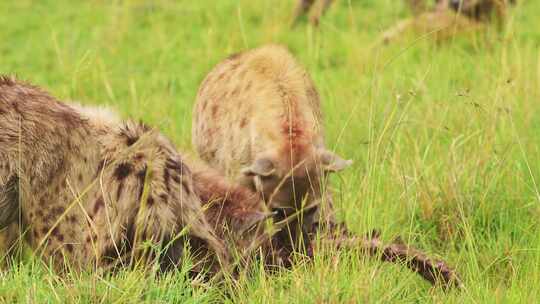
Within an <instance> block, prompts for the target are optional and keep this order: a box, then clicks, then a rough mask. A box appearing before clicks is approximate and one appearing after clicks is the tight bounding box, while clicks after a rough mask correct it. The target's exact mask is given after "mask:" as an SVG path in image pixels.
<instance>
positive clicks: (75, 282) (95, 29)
mask: <svg viewBox="0 0 540 304" xmlns="http://www.w3.org/2000/svg"><path fill="white" fill-rule="evenodd" d="M292 2H293V1H292V0H289V1H274V0H241V1H233V0H228V1H225V0H219V1H215V0H198V1H188V0H184V1H172V0H169V1H165V0H162V1H99V0H92V1H67V0H54V1H53V0H49V1H24V0H21V1H1V2H0V29H1V30H0V72H1V73H8V74H16V75H18V76H19V77H20V78H23V79H26V80H30V81H31V82H33V83H36V84H38V85H40V86H43V87H45V88H47V89H48V90H50V91H51V92H52V93H53V94H54V95H56V96H58V97H59V98H62V99H64V100H78V101H81V102H83V103H85V104H104V105H110V106H112V107H114V108H116V109H117V110H118V111H119V112H121V113H122V115H123V116H124V117H126V118H127V117H131V118H136V119H139V118H140V119H143V120H144V121H146V122H147V123H149V124H151V125H155V126H158V127H159V128H160V129H161V130H162V131H163V132H164V133H165V134H166V135H167V136H168V137H170V138H171V139H173V140H174V141H175V143H176V144H177V145H178V146H179V147H180V148H181V149H182V150H186V151H190V150H191V144H190V142H191V140H190V130H191V109H192V106H193V102H194V100H195V94H196V92H197V88H198V85H199V83H200V82H201V80H202V79H203V77H204V75H205V74H206V73H207V72H208V71H209V70H210V69H211V67H212V66H213V65H215V64H216V63H217V62H219V61H220V60H222V59H223V58H225V57H226V56H228V55H229V54H230V53H233V52H237V51H240V50H243V49H247V48H252V47H256V46H259V45H261V44H265V43H270V42H273V43H282V44H285V45H287V46H288V47H289V48H290V49H291V50H292V52H293V53H294V54H296V55H297V57H298V60H299V61H300V62H302V64H304V65H305V66H306V67H307V68H308V70H309V71H310V73H311V74H312V76H313V78H314V80H315V82H316V83H317V86H318V88H319V90H320V93H321V96H322V98H323V103H324V111H325V112H324V113H325V123H326V128H327V143H328V145H329V146H331V147H333V148H336V150H337V151H339V153H340V154H342V155H344V156H346V157H348V158H352V159H354V161H355V164H354V166H353V167H352V168H351V169H348V170H347V171H346V172H344V173H343V174H341V175H340V176H339V177H338V176H336V177H334V178H333V180H332V187H333V188H334V189H335V191H336V194H337V197H338V199H336V201H337V202H336V203H337V204H338V206H339V215H340V217H341V218H342V219H344V220H345V221H346V223H347V225H348V226H349V227H350V229H352V230H353V231H355V232H357V233H366V232H367V231H369V230H371V229H372V228H379V229H381V230H382V231H383V237H384V239H386V240H390V239H391V238H393V237H394V236H396V235H402V236H403V237H404V238H405V239H406V240H407V241H408V242H409V243H411V244H414V245H415V246H417V247H419V248H422V249H424V250H425V251H427V252H429V253H430V254H433V255H435V256H440V257H443V258H445V259H446V260H447V261H449V262H450V263H451V264H452V265H455V266H456V267H457V269H458V271H459V273H460V274H461V276H462V278H463V280H464V284H465V286H466V288H465V289H464V290H462V291H449V292H444V291H442V290H441V289H437V288H431V287H430V286H429V285H428V284H427V283H426V282H424V281H423V280H422V279H420V278H419V277H418V276H416V275H415V274H412V273H411V272H409V271H408V270H407V269H405V268H404V267H400V266H398V265H391V264H383V263H379V262H377V261H374V260H372V259H369V258H365V257H363V256H361V255H360V254H358V253H357V252H354V251H351V252H341V253H339V255H338V256H335V257H334V256H319V257H317V258H316V261H315V262H314V263H312V264H299V265H297V266H296V267H294V268H293V269H292V270H290V271H282V272H280V273H278V274H273V275H270V274H266V273H264V272H261V271H260V270H259V269H258V268H256V267H255V268H254V269H252V271H251V272H252V273H251V274H250V275H249V276H248V277H246V278H242V279H241V280H240V281H239V282H238V283H237V284H236V285H230V284H229V285H225V286H216V285H212V286H206V285H201V284H193V283H192V282H190V281H189V280H187V279H186V278H185V273H183V272H182V271H184V270H179V272H178V273H172V274H168V275H166V276H154V275H149V274H145V273H139V272H137V271H126V272H122V273H119V274H116V275H110V274H109V275H97V274H82V275H76V274H70V275H55V274H54V273H51V272H50V271H49V270H48V269H47V268H46V267H43V266H40V264H39V263H30V262H27V263H25V264H24V266H22V267H20V268H17V269H14V270H12V271H9V272H6V273H2V274H1V275H0V276H1V279H0V301H3V302H6V303H11V302H39V303H44V302H71V303H75V302H83V303H90V302H93V303H113V302H114V303H134V302H148V303H154V302H177V303H190V302H194V303H199V302H203V303H204V302H223V301H226V302H235V303H236V302H238V303H266V302H277V303H290V302H298V303H326V302H347V303H354V302H360V303H363V302H392V303H394V302H399V303H403V302H405V303H407V302H422V303H423V302H437V303H469V302H470V303H480V302H481V303H483V302H490V303H491V302H494V303H512V302H515V303H536V302H539V301H540V289H539V288H538V286H540V233H539V228H540V225H539V218H540V188H539V186H538V184H539V183H540V150H539V148H540V112H539V109H540V51H539V48H538V45H539V44H540V31H538V29H539V28H540V21H538V16H537V13H538V12H540V2H538V1H523V3H521V4H520V5H519V6H518V7H517V8H516V9H515V10H513V13H512V15H511V18H510V22H509V25H508V28H507V29H506V30H505V31H504V32H503V33H501V34H497V33H494V32H489V33H488V34H487V35H486V36H479V37H475V38H472V39H464V38H459V37H458V38H456V39H454V40H452V41H448V42H447V43H443V44H436V43H433V41H430V39H429V38H430V37H424V38H423V39H415V38H414V37H409V38H404V39H402V40H401V41H399V42H398V43H395V44H393V45H390V46H388V47H383V48H376V49H374V48H372V45H373V43H374V41H376V39H377V38H378V37H379V34H380V33H381V31H382V30H384V29H385V28H387V27H389V26H391V25H392V24H393V23H395V22H396V21H397V20H399V19H400V18H403V17H406V16H407V12H406V10H405V9H404V7H403V6H402V5H401V2H400V1H396V0H362V1H341V2H339V3H338V4H337V5H335V6H333V7H332V9H331V10H330V11H329V13H328V14H327V15H326V16H325V17H324V18H323V20H322V23H321V26H320V28H319V29H314V28H311V27H310V26H307V25H305V24H302V25H300V26H299V27H297V28H295V29H293V30H291V29H290V28H289V26H288V24H289V23H288V22H289V18H290V15H291V11H292V7H293V3H292ZM520 2H521V1H520ZM111 3H112V4H111ZM396 3H397V5H396Z"/></svg>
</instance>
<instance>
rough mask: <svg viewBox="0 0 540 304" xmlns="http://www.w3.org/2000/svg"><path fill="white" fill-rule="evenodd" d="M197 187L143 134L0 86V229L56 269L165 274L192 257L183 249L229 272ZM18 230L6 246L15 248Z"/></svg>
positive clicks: (163, 144) (8, 82)
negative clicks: (151, 264)
mask: <svg viewBox="0 0 540 304" xmlns="http://www.w3.org/2000/svg"><path fill="white" fill-rule="evenodd" d="M192 178H193V176H192V173H191V170H190V169H189V168H188V166H187V165H186V164H185V163H184V161H183V159H182V157H181V155H180V154H178V152H177V151H176V149H175V147H174V146H173V145H172V144H171V143H170V142H169V141H168V140H167V139H166V138H164V137H163V136H162V135H160V134H159V133H157V132H155V131H154V130H152V129H150V128H148V127H147V126H145V125H142V124H138V123H132V122H127V123H119V124H117V125H110V124H109V123H108V122H107V119H105V120H103V119H100V118H97V117H96V116H95V113H94V112H92V113H91V111H83V110H81V108H78V107H71V106H68V105H66V104H63V103H61V102H59V101H57V100H56V99H55V98H53V97H51V96H50V95H49V94H47V93H46V92H45V91H42V90H41V89H39V88H37V87H34V86H32V85H29V84H26V83H22V82H19V81H16V80H14V79H12V78H9V77H1V78H0V207H1V208H2V209H1V210H0V214H1V216H0V220H1V221H2V222H0V225H1V227H7V226H9V227H10V228H13V227H14V226H15V227H16V226H19V227H20V228H21V229H20V232H21V233H22V238H24V239H25V241H27V243H28V244H29V245H30V247H31V248H32V249H33V250H34V252H35V253H36V254H37V255H38V256H41V257H42V258H44V259H45V261H47V262H51V263H52V265H53V266H54V267H55V268H56V269H65V266H68V265H69V267H72V266H73V267H75V268H77V269H80V268H88V267H95V266H97V267H102V266H103V267H113V266H119V265H124V264H129V263H130V262H133V261H135V262H139V261H142V262H144V261H149V260H151V261H159V263H160V265H161V266H162V267H163V268H168V267H171V266H174V265H176V264H177V263H179V262H180V261H181V259H182V257H184V256H186V252H184V251H185V250H184V249H185V244H186V242H187V243H189V244H190V245H191V248H192V252H191V253H192V254H193V255H194V256H195V257H196V258H197V259H196V261H200V264H201V265H202V264H205V265H210V264H211V265H214V266H215V267H217V265H218V263H221V266H226V264H227V263H228V260H229V253H228V251H227V249H226V247H225V245H224V244H223V241H221V240H219V239H218V238H217V237H216V234H215V232H214V230H213V228H212V227H211V226H210V225H209V223H208V221H207V220H206V218H205V216H204V214H203V209H202V207H201V201H200V199H199V197H198V196H197V193H196V192H195V189H194V183H193V179H192ZM14 230H16V229H8V230H7V231H4V236H3V237H4V238H5V239H7V240H8V241H12V240H13V239H14V238H13V235H12V234H13V231H14ZM6 233H9V234H8V235H6ZM6 247H9V245H8V244H6ZM156 247H159V248H160V251H159V252H157V254H156V251H155V250H152V249H155V248H156ZM66 262H67V265H66V264H65V263H66ZM201 265H199V266H198V267H200V266H201ZM215 267H214V269H216V268H215ZM196 269H197V267H196Z"/></svg>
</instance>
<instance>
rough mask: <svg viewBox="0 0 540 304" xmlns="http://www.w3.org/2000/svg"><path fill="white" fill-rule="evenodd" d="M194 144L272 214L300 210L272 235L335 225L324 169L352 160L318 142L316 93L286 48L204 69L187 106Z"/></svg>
mask: <svg viewBox="0 0 540 304" xmlns="http://www.w3.org/2000/svg"><path fill="white" fill-rule="evenodd" d="M193 143H194V146H195V148H196V150H197V151H198V153H199V155H200V157H201V158H202V159H203V160H205V161H207V162H208V163H209V164H210V166H212V167H214V168H216V169H218V170H220V171H221V172H225V174H226V175H227V176H229V177H230V178H232V179H233V180H235V181H237V182H239V183H240V184H243V185H246V186H248V187H250V188H251V189H253V190H256V191H258V192H259V193H260V194H261V195H262V197H263V198H264V200H265V201H266V202H267V205H268V208H269V209H271V211H273V212H276V213H277V214H278V218H276V220H281V219H284V218H287V217H289V216H291V215H294V214H295V213H297V212H301V213H302V214H301V215H300V216H298V218H301V221H295V222H294V224H293V223H291V225H290V226H289V228H290V229H291V231H283V232H280V233H283V234H285V235H281V236H279V234H278V238H279V237H283V238H284V239H290V236H289V235H288V234H292V235H294V237H300V238H301V237H302V236H307V235H308V234H312V233H314V232H315V231H316V229H315V228H316V227H318V226H319V224H321V223H324V224H326V225H330V226H333V225H335V220H334V218H333V211H332V200H331V196H330V195H329V193H328V191H326V180H327V176H328V174H330V173H332V172H339V171H341V170H343V169H345V168H346V167H348V166H349V165H350V163H351V162H350V161H346V160H344V159H342V158H340V157H339V156H337V155H336V154H334V153H333V152H331V151H329V150H328V149H327V148H326V147H325V144H324V128H323V123H322V113H321V110H320V100H319V94H318V93H317V90H316V88H315V85H314V83H313V81H312V80H311V78H310V77H309V75H308V73H307V72H306V71H305V69H304V68H302V67H301V66H300V65H299V64H298V63H297V62H296V60H295V58H294V57H293V56H292V55H291V54H290V53H289V51H288V50H287V49H286V48H284V47H281V46H277V45H270V46H263V47H260V48H258V49H254V50H251V51H246V52H244V53H240V54H237V55H233V56H231V57H229V58H228V59H226V60H225V61H223V62H222V63H220V64H218V65H217V66H216V67H215V68H214V69H213V70H212V71H211V72H210V73H209V74H208V75H207V76H206V78H205V80H204V81H203V83H202V84H201V86H200V88H199V92H198V95H197V101H196V105H195V108H194V114H193ZM304 209H305V212H302V210H304ZM300 222H301V223H302V224H300ZM294 237H293V238H294Z"/></svg>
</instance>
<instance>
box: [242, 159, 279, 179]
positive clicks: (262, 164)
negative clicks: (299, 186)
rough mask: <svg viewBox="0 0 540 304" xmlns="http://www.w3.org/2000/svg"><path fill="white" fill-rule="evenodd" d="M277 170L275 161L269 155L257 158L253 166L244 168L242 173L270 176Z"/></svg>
mask: <svg viewBox="0 0 540 304" xmlns="http://www.w3.org/2000/svg"><path fill="white" fill-rule="evenodd" d="M274 172H276V167H275V165H274V162H273V161H272V160H271V159H270V158H267V157H262V158H258V159H256V160H255V161H254V162H253V163H252V164H251V166H249V167H245V168H244V169H242V173H243V174H244V175H246V176H263V177H268V176H270V175H272V174H274Z"/></svg>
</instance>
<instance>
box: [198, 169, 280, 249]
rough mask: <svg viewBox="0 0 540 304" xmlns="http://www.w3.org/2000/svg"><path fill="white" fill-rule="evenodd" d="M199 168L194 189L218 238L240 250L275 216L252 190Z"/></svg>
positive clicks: (211, 171)
mask: <svg viewBox="0 0 540 304" xmlns="http://www.w3.org/2000/svg"><path fill="white" fill-rule="evenodd" d="M197 169H198V168H196V170H195V171H194V173H193V181H194V190H195V193H196V194H197V195H198V196H199V198H200V200H201V202H202V205H203V210H204V213H205V217H206V218H207V219H208V222H209V223H210V225H211V226H212V227H213V228H214V229H215V230H216V233H217V235H218V236H219V237H220V238H221V239H226V240H227V241H229V242H232V243H235V244H236V245H239V246H240V247H242V245H243V244H247V243H249V242H250V241H251V240H253V239H254V238H255V237H256V233H257V232H258V231H260V229H259V227H261V224H262V223H263V222H264V221H265V219H267V218H268V217H270V216H271V213H269V212H268V211H267V210H268V208H266V205H265V203H264V201H263V200H262V199H261V196H260V195H259V194H258V193H256V192H255V191H252V190H251V189H249V188H248V187H245V186H242V185H238V184H231V183H229V182H227V181H226V179H225V178H224V177H223V176H221V175H219V174H216V172H214V171H213V170H209V169H205V170H197Z"/></svg>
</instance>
